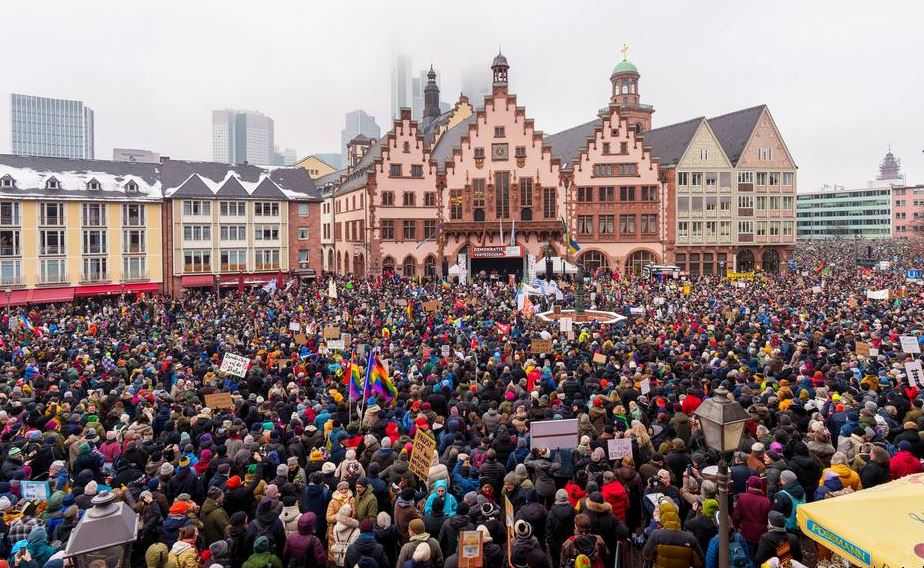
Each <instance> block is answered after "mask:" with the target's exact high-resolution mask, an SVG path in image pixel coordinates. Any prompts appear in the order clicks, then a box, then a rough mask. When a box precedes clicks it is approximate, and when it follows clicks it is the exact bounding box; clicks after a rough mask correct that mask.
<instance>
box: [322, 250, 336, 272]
mask: <svg viewBox="0 0 924 568" xmlns="http://www.w3.org/2000/svg"><path fill="white" fill-rule="evenodd" d="M324 268H325V270H330V271H331V272H333V270H334V251H333V249H331V250H329V251H327V266H325V267H324Z"/></svg>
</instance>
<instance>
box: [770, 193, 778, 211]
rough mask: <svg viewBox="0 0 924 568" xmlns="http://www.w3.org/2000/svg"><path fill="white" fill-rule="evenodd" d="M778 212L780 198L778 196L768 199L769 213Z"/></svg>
mask: <svg viewBox="0 0 924 568" xmlns="http://www.w3.org/2000/svg"><path fill="white" fill-rule="evenodd" d="M779 210H780V198H779V196H776V195H774V196H771V197H770V211H779Z"/></svg>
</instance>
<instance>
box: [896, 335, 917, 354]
mask: <svg viewBox="0 0 924 568" xmlns="http://www.w3.org/2000/svg"><path fill="white" fill-rule="evenodd" d="M898 339H899V341H901V342H902V351H903V352H905V353H920V352H921V346H920V345H919V344H918V338H917V337H915V336H913V335H902V336H900V337H899V338H898Z"/></svg>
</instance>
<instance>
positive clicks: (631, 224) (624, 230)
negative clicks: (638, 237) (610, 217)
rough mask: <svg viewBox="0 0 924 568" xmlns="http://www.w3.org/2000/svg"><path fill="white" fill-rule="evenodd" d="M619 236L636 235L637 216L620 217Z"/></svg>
mask: <svg viewBox="0 0 924 568" xmlns="http://www.w3.org/2000/svg"><path fill="white" fill-rule="evenodd" d="M619 234H620V235H634V234H635V215H620V216H619Z"/></svg>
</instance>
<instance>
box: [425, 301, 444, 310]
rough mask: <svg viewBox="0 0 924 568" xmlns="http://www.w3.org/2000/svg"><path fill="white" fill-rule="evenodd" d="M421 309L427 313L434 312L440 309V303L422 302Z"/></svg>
mask: <svg viewBox="0 0 924 568" xmlns="http://www.w3.org/2000/svg"><path fill="white" fill-rule="evenodd" d="M423 309H425V310H427V311H428V312H435V311H437V310H439V309H440V301H439V300H430V301H429V302H424V303H423Z"/></svg>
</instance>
